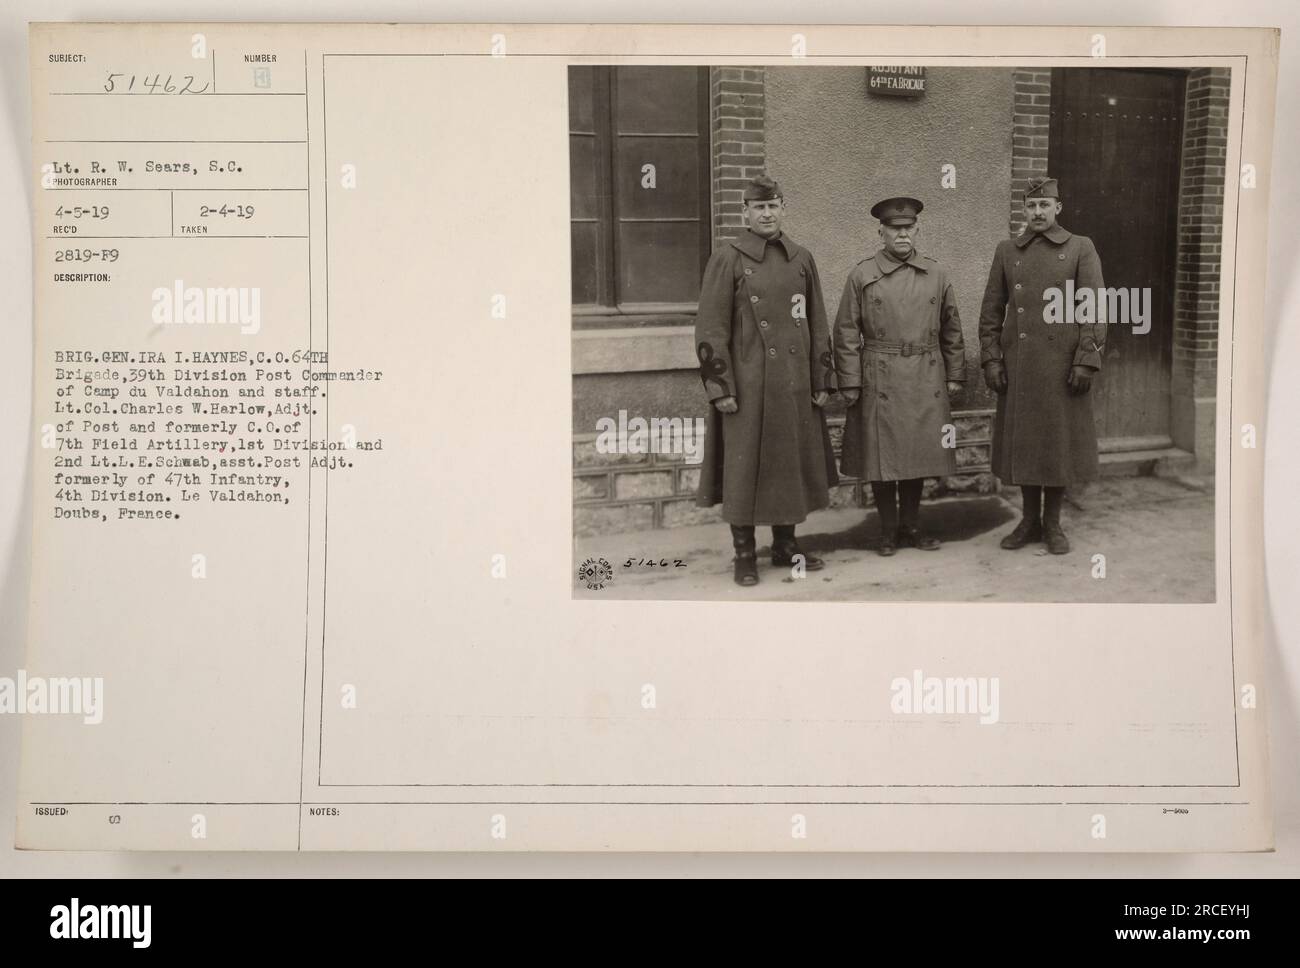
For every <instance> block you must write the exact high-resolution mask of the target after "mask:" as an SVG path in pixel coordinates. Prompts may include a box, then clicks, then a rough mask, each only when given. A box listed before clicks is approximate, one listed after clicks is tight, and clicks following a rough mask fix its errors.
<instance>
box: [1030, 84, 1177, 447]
mask: <svg viewBox="0 0 1300 968" xmlns="http://www.w3.org/2000/svg"><path fill="white" fill-rule="evenodd" d="M1185 84H1186V73H1185V72H1184V71H1171V70H1147V69H1135V68H1108V67H1101V68H1056V69H1054V70H1053V71H1052V117H1051V138H1050V141H1049V148H1048V171H1049V173H1050V174H1051V175H1052V176H1054V177H1056V178H1058V179H1059V180H1060V186H1061V203H1062V209H1061V214H1060V222H1061V224H1062V225H1064V226H1065V227H1066V228H1067V229H1069V230H1070V231H1071V232H1075V233H1078V234H1080V235H1086V236H1088V237H1089V238H1091V239H1092V241H1093V242H1094V243H1095V244H1096V246H1097V252H1098V254H1099V255H1100V256H1101V268H1102V275H1103V276H1104V278H1105V282H1106V286H1107V287H1108V288H1110V287H1121V286H1122V287H1124V288H1125V289H1135V288H1136V289H1139V290H1141V289H1148V288H1149V290H1150V297H1151V298H1150V304H1149V305H1150V317H1151V329H1150V331H1149V332H1147V333H1146V334H1145V335H1139V334H1138V333H1137V332H1136V331H1135V330H1134V328H1133V327H1132V326H1128V325H1114V324H1112V325H1108V326H1107V341H1106V342H1107V345H1106V354H1105V362H1104V365H1103V370H1102V374H1101V377H1100V379H1099V380H1098V382H1097V383H1096V384H1094V389H1093V393H1094V400H1093V409H1094V412H1095V414H1096V420H1097V436H1098V438H1099V439H1100V443H1101V449H1102V450H1103V451H1108V450H1109V451H1114V450H1136V449H1146V448H1150V447H1168V446H1170V444H1171V441H1170V436H1169V432H1170V423H1169V421H1170V379H1171V371H1172V363H1173V333H1174V287H1175V284H1176V281H1177V280H1176V259H1177V242H1178V177H1179V163H1180V159H1181V154H1182V135H1183V103H1184V101H1183V96H1184V88H1185Z"/></svg>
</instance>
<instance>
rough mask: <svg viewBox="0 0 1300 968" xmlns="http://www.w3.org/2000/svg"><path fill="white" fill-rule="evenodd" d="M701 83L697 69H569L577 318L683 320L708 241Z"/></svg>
mask: <svg viewBox="0 0 1300 968" xmlns="http://www.w3.org/2000/svg"><path fill="white" fill-rule="evenodd" d="M708 92H709V77H708V68H697V67H570V68H569V179H570V220H571V224H570V228H571V235H572V255H573V304H574V317H575V323H576V324H577V325H584V326H600V325H617V326H627V325H638V324H646V323H650V324H658V325H663V324H669V323H674V322H690V314H692V313H694V312H695V309H696V303H697V301H698V299H699V294H700V277H701V274H702V272H703V269H704V264H705V262H706V261H707V259H708V256H709V247H710V224H709V133H708V119H709V108H708Z"/></svg>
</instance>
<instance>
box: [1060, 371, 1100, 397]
mask: <svg viewBox="0 0 1300 968" xmlns="http://www.w3.org/2000/svg"><path fill="white" fill-rule="evenodd" d="M1093 372H1094V371H1093V369H1092V367H1090V366H1072V367H1070V375H1069V376H1068V377H1066V378H1065V382H1066V385H1067V386H1069V388H1070V392H1071V393H1072V394H1074V395H1075V396H1076V397H1077V396H1082V395H1083V394H1085V393H1087V392H1088V391H1089V390H1091V389H1092V374H1093Z"/></svg>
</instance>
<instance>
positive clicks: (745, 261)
mask: <svg viewBox="0 0 1300 968" xmlns="http://www.w3.org/2000/svg"><path fill="white" fill-rule="evenodd" d="M744 206H745V221H746V222H747V223H748V226H749V228H748V230H747V231H745V232H744V233H743V234H742V235H741V236H740V238H738V239H735V240H734V241H731V242H728V243H724V244H723V245H721V246H720V247H719V248H718V250H717V251H715V252H714V253H713V255H712V256H711V257H710V258H709V263H708V266H707V267H706V268H705V270H704V281H703V283H702V284H701V287H700V305H699V312H698V315H697V316H696V319H695V349H696V353H697V355H698V356H699V360H700V378H701V379H702V380H703V382H704V390H705V393H707V394H708V398H709V403H710V407H709V418H708V432H707V434H706V436H705V439H704V464H703V467H702V468H701V469H700V486H699V491H698V492H697V494H696V502H695V503H696V504H697V505H698V506H700V507H712V506H713V505H715V504H719V503H721V504H722V517H723V520H725V521H726V522H727V523H728V524H730V525H731V538H732V546H733V548H734V549H735V552H736V558H735V580H736V583H737V584H740V585H754V584H757V583H758V566H757V560H756V550H755V535H754V528H755V526H756V525H771V527H772V564H774V565H778V566H790V565H792V564H794V563H795V556H796V555H802V562H803V567H804V569H805V570H806V571H816V570H818V569H820V568H822V567H823V566H824V562H823V561H822V560H821V559H820V558H817V557H815V556H813V555H810V554H807V553H806V552H803V551H801V550H800V548H799V545H798V543H797V542H796V540H795V534H794V531H795V525H796V524H799V523H800V522H802V521H803V520H804V519H805V518H806V517H807V516H808V514H809V512H811V511H815V510H818V509H819V508H824V507H826V506H827V504H829V503H830V495H829V488H830V485H831V484H834V483H836V482H837V481H838V478H837V477H836V474H835V459H834V455H833V454H832V451H831V445H830V437H829V435H828V433H827V430H826V418H825V416H824V415H823V413H822V410H821V408H822V407H823V406H824V405H825V403H826V400H827V398H828V397H829V395H830V391H831V390H832V389H834V384H833V382H832V377H833V365H832V361H831V352H830V337H829V333H828V331H827V328H826V307H825V305H824V300H823V298H822V289H821V280H820V279H819V278H818V276H817V264H816V263H815V262H814V261H813V257H812V254H811V253H810V252H809V251H808V250H807V249H805V248H803V246H801V245H798V244H797V243H795V241H794V240H793V239H791V238H790V237H789V236H788V235H786V234H785V233H784V232H783V231H782V229H781V224H782V220H783V219H784V217H785V202H784V199H783V198H782V197H781V188H780V186H779V185H777V183H776V182H774V181H773V180H772V179H771V178H768V177H767V176H765V175H759V176H757V177H756V178H754V179H753V180H752V181H751V182H750V183H749V185H748V186H747V187H746V189H745V192H744Z"/></svg>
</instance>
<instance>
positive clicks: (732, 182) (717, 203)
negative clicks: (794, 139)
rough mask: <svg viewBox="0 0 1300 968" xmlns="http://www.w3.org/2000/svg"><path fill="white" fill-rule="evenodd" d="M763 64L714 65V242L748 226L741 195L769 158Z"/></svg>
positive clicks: (710, 77) (762, 169)
mask: <svg viewBox="0 0 1300 968" xmlns="http://www.w3.org/2000/svg"><path fill="white" fill-rule="evenodd" d="M764 74H765V71H764V69H763V68H761V67H712V68H710V69H709V87H710V95H711V97H710V98H709V101H710V104H711V115H712V116H711V118H710V121H711V127H712V132H713V153H712V160H713V244H714V248H717V245H718V243H719V242H720V241H721V240H725V239H734V238H735V237H736V236H738V235H739V234H740V232H741V231H742V230H743V229H744V227H745V218H744V215H743V214H742V213H743V211H744V203H743V201H742V199H741V195H742V194H743V193H744V190H745V184H746V183H747V182H748V181H749V179H751V178H753V177H754V176H755V175H758V174H762V173H763V171H764V168H765V166H766V164H767V148H766V145H765V142H764V133H763V131H764V126H765V125H766V123H767V120H766V119H767V106H766V103H765V99H764V95H763V78H764Z"/></svg>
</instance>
